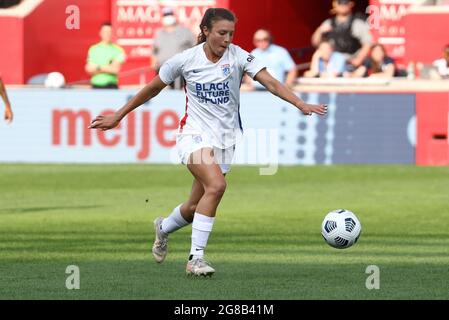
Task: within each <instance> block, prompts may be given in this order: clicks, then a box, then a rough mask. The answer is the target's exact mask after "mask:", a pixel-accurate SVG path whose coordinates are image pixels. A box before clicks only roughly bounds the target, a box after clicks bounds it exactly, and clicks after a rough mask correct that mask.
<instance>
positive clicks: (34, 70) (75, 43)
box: [0, 0, 331, 84]
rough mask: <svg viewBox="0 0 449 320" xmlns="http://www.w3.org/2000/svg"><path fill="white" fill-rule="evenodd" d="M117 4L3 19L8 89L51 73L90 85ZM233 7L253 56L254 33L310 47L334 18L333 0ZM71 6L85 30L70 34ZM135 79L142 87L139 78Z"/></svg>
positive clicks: (265, 1)
mask: <svg viewBox="0 0 449 320" xmlns="http://www.w3.org/2000/svg"><path fill="white" fill-rule="evenodd" d="M111 1H115V0H45V1H44V2H43V3H42V4H41V5H40V6H39V7H38V8H36V10H35V11H34V12H32V13H31V14H30V15H29V16H28V17H26V18H25V19H19V18H5V17H1V18H0V32H1V38H2V42H1V43H0V70H1V72H2V73H3V75H4V78H5V80H6V83H9V84H11V83H24V82H26V81H27V80H28V79H29V78H30V77H31V76H33V75H36V74H39V73H47V72H51V71H60V72H62V73H63V74H64V75H65V77H66V80H67V81H68V82H73V81H78V80H87V79H88V78H89V76H88V75H87V74H86V73H85V72H84V63H85V60H86V54H87V50H88V48H89V46H90V45H92V44H93V43H95V42H97V41H98V40H99V39H98V29H99V26H100V25H101V23H102V22H103V21H107V20H110V19H111ZM229 3H230V5H229V7H230V9H231V10H233V11H234V12H235V13H236V15H237V17H238V18H239V22H238V27H237V28H238V29H237V34H236V37H235V43H237V44H239V45H240V46H242V47H243V48H245V49H247V50H252V49H253V44H252V36H253V33H254V31H256V30H257V29H258V28H261V27H265V28H268V29H270V30H272V32H273V35H274V37H275V42H276V43H277V44H279V45H282V46H285V47H287V48H289V49H291V48H297V47H305V46H309V45H310V36H311V34H312V32H313V31H314V30H315V28H316V27H317V26H318V25H319V24H320V23H321V22H322V21H323V20H324V19H325V18H327V17H328V10H329V8H330V6H331V0H316V1H313V2H312V1H297V0H259V1H257V2H252V1H242V0H229ZM68 5H77V6H78V7H79V8H80V13H81V14H80V18H81V25H80V27H81V28H80V30H68V29H66V26H65V23H66V19H67V17H68V14H66V13H65V9H66V7H67V6H68ZM4 30H8V31H7V32H6V35H5V34H4ZM22 31H23V32H22ZM3 39H6V40H7V41H4V40H3ZM148 65H149V61H141V62H136V63H132V64H130V65H127V66H126V67H125V68H124V70H129V69H130V68H137V67H143V66H148ZM134 79H135V82H134V83H137V81H138V77H135V78H134ZM147 80H148V79H147Z"/></svg>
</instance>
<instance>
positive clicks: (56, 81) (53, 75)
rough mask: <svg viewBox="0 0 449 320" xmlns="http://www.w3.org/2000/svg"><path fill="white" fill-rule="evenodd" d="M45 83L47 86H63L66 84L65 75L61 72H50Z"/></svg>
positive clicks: (57, 87) (56, 87) (54, 87)
mask: <svg viewBox="0 0 449 320" xmlns="http://www.w3.org/2000/svg"><path fill="white" fill-rule="evenodd" d="M44 85H45V87H46V88H52V89H59V88H62V87H64V85H65V78H64V75H63V74H62V73H60V72H50V73H49V74H48V75H47V78H46V79H45V82H44Z"/></svg>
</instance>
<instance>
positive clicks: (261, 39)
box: [245, 29, 296, 90]
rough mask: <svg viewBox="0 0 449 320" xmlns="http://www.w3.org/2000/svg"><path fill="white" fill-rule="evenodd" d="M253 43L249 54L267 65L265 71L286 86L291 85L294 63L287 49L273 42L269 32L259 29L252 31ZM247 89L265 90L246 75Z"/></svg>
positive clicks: (294, 69)
mask: <svg viewBox="0 0 449 320" xmlns="http://www.w3.org/2000/svg"><path fill="white" fill-rule="evenodd" d="M253 43H254V46H255V47H256V48H255V49H254V50H253V51H251V54H252V55H253V56H254V57H256V58H257V59H259V60H260V61H262V63H264V64H265V65H266V66H267V71H268V72H269V73H270V74H271V75H272V76H273V77H274V78H276V79H277V80H279V81H280V82H282V83H284V84H285V85H286V86H288V87H293V85H294V84H295V81H296V64H295V62H294V61H293V59H292V57H291V56H290V54H289V53H288V51H287V50H286V49H285V48H283V47H281V46H278V45H276V44H274V43H273V39H272V36H271V33H270V32H269V31H268V30H264V29H260V30H257V31H256V33H254V37H253ZM245 82H246V83H247V84H248V85H249V89H256V90H265V87H264V86H263V85H261V84H260V83H259V82H257V81H253V80H252V79H251V78H249V77H246V78H245Z"/></svg>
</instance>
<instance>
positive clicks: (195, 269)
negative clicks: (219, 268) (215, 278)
mask: <svg viewBox="0 0 449 320" xmlns="http://www.w3.org/2000/svg"><path fill="white" fill-rule="evenodd" d="M214 273H215V269H214V268H212V267H211V266H210V264H209V263H208V262H207V261H206V260H204V259H203V258H196V259H191V260H189V262H187V266H186V274H187V275H188V276H204V277H207V276H209V277H211V276H212V275H213V274H214Z"/></svg>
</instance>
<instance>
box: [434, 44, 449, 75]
mask: <svg viewBox="0 0 449 320" xmlns="http://www.w3.org/2000/svg"><path fill="white" fill-rule="evenodd" d="M443 56H444V58H442V59H438V60H435V61H434V62H433V65H434V66H435V67H437V69H438V73H439V74H440V76H441V77H442V78H445V79H449V44H448V45H446V47H445V48H444V52H443Z"/></svg>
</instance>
